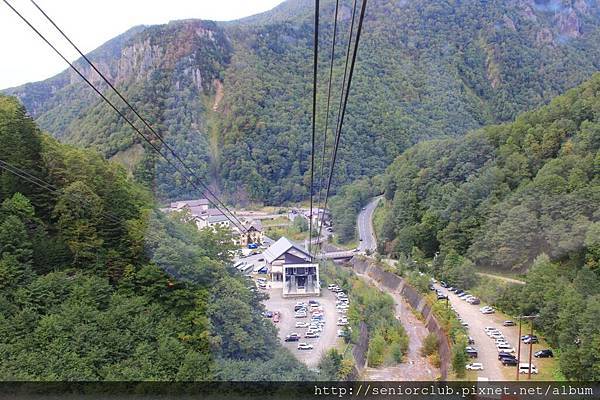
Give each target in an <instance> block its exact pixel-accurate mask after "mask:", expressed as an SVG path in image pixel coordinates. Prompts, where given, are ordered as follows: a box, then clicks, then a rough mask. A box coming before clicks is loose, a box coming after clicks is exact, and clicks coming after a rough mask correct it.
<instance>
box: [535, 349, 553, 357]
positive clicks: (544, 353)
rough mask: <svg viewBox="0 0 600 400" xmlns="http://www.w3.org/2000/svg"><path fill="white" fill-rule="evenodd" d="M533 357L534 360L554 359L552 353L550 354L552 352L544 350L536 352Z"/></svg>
mask: <svg viewBox="0 0 600 400" xmlns="http://www.w3.org/2000/svg"><path fill="white" fill-rule="evenodd" d="M533 356H534V357H536V358H547V357H554V353H552V350H550V349H544V350H540V351H536V352H535V353H533Z"/></svg>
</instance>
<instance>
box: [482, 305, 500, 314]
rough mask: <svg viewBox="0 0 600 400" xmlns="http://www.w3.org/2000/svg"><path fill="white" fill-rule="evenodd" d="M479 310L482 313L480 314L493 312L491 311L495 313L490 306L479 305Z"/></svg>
mask: <svg viewBox="0 0 600 400" xmlns="http://www.w3.org/2000/svg"><path fill="white" fill-rule="evenodd" d="M479 311H481V313H482V314H493V313H495V312H496V311H495V310H494V309H493V308H492V307H490V306H485V307H481V308H480V309H479Z"/></svg>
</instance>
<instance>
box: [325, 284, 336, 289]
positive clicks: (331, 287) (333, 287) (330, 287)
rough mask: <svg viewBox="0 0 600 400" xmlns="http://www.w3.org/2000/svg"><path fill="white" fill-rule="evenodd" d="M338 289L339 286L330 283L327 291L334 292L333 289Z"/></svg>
mask: <svg viewBox="0 0 600 400" xmlns="http://www.w3.org/2000/svg"><path fill="white" fill-rule="evenodd" d="M336 287H337V285H336V284H333V283H330V284H329V285H327V289H329V290H333V289H335V288H336Z"/></svg>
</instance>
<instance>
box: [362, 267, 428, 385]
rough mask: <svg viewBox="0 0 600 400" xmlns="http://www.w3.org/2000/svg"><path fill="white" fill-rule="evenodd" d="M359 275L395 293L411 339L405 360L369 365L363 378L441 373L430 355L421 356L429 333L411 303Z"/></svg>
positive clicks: (414, 378) (398, 314) (412, 377)
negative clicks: (420, 352)
mask: <svg viewBox="0 0 600 400" xmlns="http://www.w3.org/2000/svg"><path fill="white" fill-rule="evenodd" d="M357 276H359V277H360V278H361V279H363V280H365V281H366V282H367V283H369V284H371V285H373V286H375V287H377V288H378V289H379V290H381V291H383V292H386V293H388V294H389V295H390V296H392V298H393V299H394V303H395V306H396V318H397V319H398V320H399V321H400V322H401V323H402V326H404V329H405V330H406V334H407V335H408V339H409V343H408V353H407V354H406V355H405V357H404V362H403V363H401V364H396V365H392V366H386V367H380V368H366V369H365V371H364V379H365V380H368V381H433V380H435V379H436V378H437V377H438V376H439V375H440V370H439V368H436V367H434V366H433V365H431V363H430V362H429V360H428V359H427V358H425V357H421V355H420V354H419V351H420V349H421V347H422V345H423V340H424V339H425V337H426V336H427V335H428V334H429V331H428V330H427V328H426V327H425V324H424V323H423V321H421V320H419V319H418V318H417V317H416V316H415V315H414V313H413V312H412V309H411V307H410V305H409V304H408V303H407V302H406V300H404V298H403V297H402V296H401V295H400V293H398V292H396V291H390V290H389V289H387V288H386V287H385V286H383V285H381V284H380V283H379V282H377V281H375V280H374V279H373V278H371V277H369V276H366V275H360V274H357Z"/></svg>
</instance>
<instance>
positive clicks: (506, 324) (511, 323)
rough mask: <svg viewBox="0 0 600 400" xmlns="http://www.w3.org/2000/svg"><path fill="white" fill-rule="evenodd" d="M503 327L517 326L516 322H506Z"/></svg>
mask: <svg viewBox="0 0 600 400" xmlns="http://www.w3.org/2000/svg"><path fill="white" fill-rule="evenodd" d="M502 326H515V323H514V321H504V322H503V323H502Z"/></svg>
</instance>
